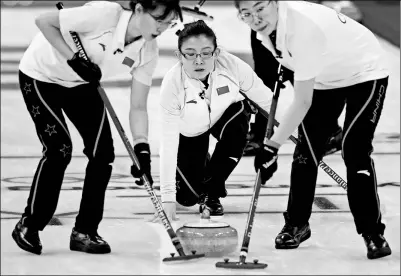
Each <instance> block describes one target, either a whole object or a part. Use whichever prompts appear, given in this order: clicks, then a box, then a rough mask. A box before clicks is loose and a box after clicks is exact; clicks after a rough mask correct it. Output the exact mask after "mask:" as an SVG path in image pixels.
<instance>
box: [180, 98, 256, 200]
mask: <svg viewBox="0 0 401 276" xmlns="http://www.w3.org/2000/svg"><path fill="white" fill-rule="evenodd" d="M250 112H251V110H250V107H249V105H248V104H247V102H245V101H240V102H237V103H234V104H232V105H230V106H229V107H228V108H227V110H226V111H225V112H224V114H223V115H222V117H221V118H220V119H219V120H218V121H217V123H216V124H215V125H214V126H213V127H212V128H211V129H210V130H209V131H207V132H205V133H203V134H201V135H199V136H196V137H185V136H184V135H180V142H179V147H178V162H177V166H178V169H179V170H177V174H176V179H177V195H176V199H177V202H178V203H179V204H181V205H184V206H193V205H195V204H196V203H198V197H199V196H200V195H201V194H203V193H207V194H209V195H212V196H215V197H225V196H226V191H225V181H226V180H227V178H228V177H229V176H230V174H231V172H232V171H233V170H234V169H235V167H236V166H237V164H238V162H239V161H240V160H241V157H242V153H243V151H244V148H245V145H246V135H247V133H248V128H249V121H250V116H251V113H250ZM210 134H212V135H213V136H214V137H215V138H216V139H217V141H218V142H217V144H216V147H215V149H214V152H213V154H212V156H211V158H210V156H209V153H208V149H209V137H210ZM180 172H181V173H182V174H181V173H180ZM183 176H184V178H185V179H183Z"/></svg>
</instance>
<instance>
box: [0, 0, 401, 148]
mask: <svg viewBox="0 0 401 276" xmlns="http://www.w3.org/2000/svg"><path fill="white" fill-rule="evenodd" d="M57 2H59V1H32V0H24V1H1V98H2V104H1V107H2V110H1V114H2V118H1V122H2V126H1V130H2V135H1V136H2V141H1V144H2V147H1V152H2V155H18V154H20V153H21V154H24V155H31V154H35V155H37V154H39V153H40V152H39V149H40V144H39V141H37V140H38V139H37V137H35V136H36V133H35V131H34V128H33V124H32V123H31V122H30V121H29V118H28V116H26V115H28V114H25V112H26V110H24V109H26V108H25V107H24V106H23V101H22V97H21V95H20V93H19V84H18V78H17V72H18V64H19V60H20V58H21V57H22V55H23V53H24V51H25V49H26V48H27V46H28V45H29V43H30V41H31V39H32V38H33V37H34V36H35V35H36V34H37V33H38V31H39V30H38V29H37V27H36V26H35V23H34V19H35V17H36V16H38V15H39V14H41V13H44V12H46V11H51V10H55V9H56V7H55V4H56V3H57ZM85 2H87V1H63V3H64V6H65V7H66V8H68V7H74V6H80V5H82V4H84V3H85ZM116 2H118V3H120V4H122V5H124V6H128V3H129V1H116ZM313 2H319V3H321V4H324V5H326V6H329V7H331V8H333V9H335V10H337V11H339V12H342V13H343V14H346V15H348V16H349V17H351V18H353V19H355V20H356V21H358V22H361V23H362V24H364V25H365V26H367V27H368V28H369V29H371V30H372V31H373V32H374V33H375V34H376V35H377V36H378V37H379V40H380V42H381V44H382V45H383V47H384V49H385V51H386V52H387V53H388V56H387V59H388V61H389V65H390V72H391V76H390V84H389V88H388V93H387V94H388V95H387V99H386V103H385V107H384V111H383V115H382V116H383V119H382V120H381V122H380V124H379V126H378V130H377V135H376V137H377V139H379V138H380V139H381V138H382V137H384V138H385V139H387V140H388V138H391V139H399V133H400V131H399V128H400V127H399V119H398V118H399V110H400V108H399V100H400V99H399V95H400V92H399V91H400V79H399V75H400V68H399V67H400V55H399V47H400V1H313ZM181 3H182V5H183V6H187V7H190V8H193V7H195V5H196V4H197V3H198V1H182V2H181ZM201 10H202V11H204V12H206V13H208V14H210V15H212V16H214V20H213V21H211V22H210V21H209V22H208V24H209V25H210V26H211V27H212V28H213V29H214V31H215V32H216V34H217V38H218V41H217V42H218V44H219V46H220V47H222V48H225V49H226V50H228V51H230V52H231V53H233V54H235V55H237V56H238V57H239V58H241V59H243V60H244V61H245V62H247V63H248V64H250V65H251V66H253V58H252V52H251V44H250V40H251V39H250V29H249V28H248V26H247V25H246V24H244V23H243V22H241V21H240V20H239V19H238V17H237V11H236V9H235V7H234V4H233V1H212V0H208V1H206V2H205V3H204V5H203V6H202V8H201ZM191 20H193V18H191V17H188V16H186V17H185V18H184V21H191ZM228 26H229V27H228ZM176 31H177V29H170V30H167V31H166V33H165V34H163V35H162V36H160V37H159V38H158V43H159V47H160V60H159V64H158V67H157V70H156V72H155V75H154V79H153V87H152V90H151V93H150V98H151V99H150V100H149V102H150V103H151V104H150V106H149V109H150V111H151V112H153V111H154V112H155V113H154V114H153V113H152V114H150V116H151V117H150V120H151V122H152V121H153V123H154V125H155V127H154V128H152V129H151V132H150V140H151V141H152V142H153V143H152V146H153V147H154V151H153V152H154V153H155V154H157V150H158V138H157V137H158V129H159V128H158V123H159V122H158V118H157V116H156V111H157V110H156V106H157V96H158V91H159V86H160V84H161V81H162V78H163V76H164V74H165V73H166V72H167V71H168V70H169V69H170V68H171V67H172V66H173V65H174V64H175V63H176V62H177V60H176V59H175V56H174V50H176V47H177V36H176V35H175V32H176ZM129 84H130V77H129V76H128V75H123V76H119V77H116V78H115V79H113V80H110V81H107V82H105V83H104V86H105V88H107V89H106V90H107V92H108V93H109V94H110V97H111V101H112V103H113V104H114V105H115V109H117V112H118V113H119V116H120V120H122V123H123V125H125V123H127V125H126V126H128V122H126V120H127V117H128V116H127V115H126V114H127V113H126V111H127V108H128V106H127V105H126V101H125V99H126V96H128V94H127V93H129V89H128V87H129ZM289 89H290V90H291V89H292V88H289ZM14 92H17V93H14ZM153 97H154V101H153V100H152V98H153ZM291 97H292V95H291V92H289V93H282V96H281V97H280V102H279V108H278V114H277V116H278V118H280V116H281V114H282V111H283V108H280V106H281V107H283V106H285V105H286V104H287V103H289V101H290V100H291ZM19 108H20V109H21V110H20V111H21V113H22V114H21V116H14V115H11V114H14V112H15V110H17V109H19ZM10 116H11V117H10ZM19 117H22V118H23V119H19ZM17 123H19V124H24V125H26V124H27V126H26V128H25V130H27V132H26V133H27V135H28V136H32V137H30V138H28V139H29V141H30V142H28V144H29V145H35V148H34V151H32V148H31V147H24V146H21V145H23V144H26V143H27V142H26V141H27V140H28V139H22V138H18V137H17V138H16V137H15V135H11V133H18V132H19V130H18V129H17ZM71 131H72V133H73V136H74V135H75V134H74V128H73V127H72V129H71ZM76 137H77V143H78V146H76V147H75V149H74V152H75V153H77V154H79V155H82V147H81V146H80V145H81V144H80V143H81V141H80V140H81V139H80V138H78V135H76ZM19 139H21V141H20V140H19ZM31 140H32V141H31ZM116 150H117V153H118V151H119V150H120V147H118V146H117V149H116ZM121 154H126V152H125V149H124V148H123V147H121Z"/></svg>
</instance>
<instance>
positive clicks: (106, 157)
mask: <svg viewBox="0 0 401 276" xmlns="http://www.w3.org/2000/svg"><path fill="white" fill-rule="evenodd" d="M87 156H88V158H89V160H90V161H95V162H97V163H104V164H112V163H113V162H114V160H115V153H114V147H113V146H112V145H111V146H108V147H102V148H98V149H97V150H96V151H94V152H93V154H87Z"/></svg>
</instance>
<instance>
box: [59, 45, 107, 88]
mask: <svg viewBox="0 0 401 276" xmlns="http://www.w3.org/2000/svg"><path fill="white" fill-rule="evenodd" d="M67 63H68V65H69V66H70V67H71V68H72V70H74V71H75V73H77V74H78V76H80V77H81V78H82V79H83V80H84V81H87V82H98V81H100V79H101V78H102V71H101V70H100V68H99V66H97V64H95V63H93V62H91V61H86V60H85V59H83V58H81V57H80V56H79V53H78V52H76V53H75V54H74V56H73V57H72V58H71V59H69V60H67Z"/></svg>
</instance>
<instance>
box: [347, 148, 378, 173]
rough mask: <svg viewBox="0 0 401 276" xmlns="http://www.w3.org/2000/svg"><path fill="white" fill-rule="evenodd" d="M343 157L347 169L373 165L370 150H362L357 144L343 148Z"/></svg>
mask: <svg viewBox="0 0 401 276" xmlns="http://www.w3.org/2000/svg"><path fill="white" fill-rule="evenodd" d="M342 157H343V160H344V164H345V166H346V167H347V169H351V170H352V169H355V170H362V169H367V168H370V167H371V163H372V159H371V158H370V152H361V151H360V150H359V149H358V148H357V147H356V146H355V145H354V147H348V148H347V150H346V151H344V150H343V155H342Z"/></svg>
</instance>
